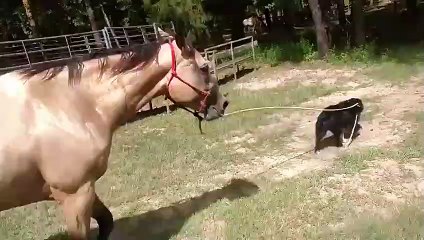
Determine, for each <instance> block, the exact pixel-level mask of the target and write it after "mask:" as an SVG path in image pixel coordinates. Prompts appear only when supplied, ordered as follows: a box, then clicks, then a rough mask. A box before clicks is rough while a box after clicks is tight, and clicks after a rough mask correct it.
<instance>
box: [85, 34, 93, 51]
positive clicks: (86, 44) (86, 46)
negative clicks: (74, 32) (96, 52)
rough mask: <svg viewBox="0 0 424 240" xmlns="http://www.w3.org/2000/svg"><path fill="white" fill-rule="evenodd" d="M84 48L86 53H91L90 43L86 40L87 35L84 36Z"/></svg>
mask: <svg viewBox="0 0 424 240" xmlns="http://www.w3.org/2000/svg"><path fill="white" fill-rule="evenodd" d="M84 42H85V48H87V50H88V53H91V47H90V43H89V42H88V39H87V36H84Z"/></svg>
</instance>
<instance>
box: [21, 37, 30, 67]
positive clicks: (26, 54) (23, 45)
mask: <svg viewBox="0 0 424 240" xmlns="http://www.w3.org/2000/svg"><path fill="white" fill-rule="evenodd" d="M21 43H22V47H24V51H25V56H26V57H27V60H28V64H29V66H30V67H31V66H32V64H31V60H30V59H29V55H28V52H27V50H26V47H25V43H24V41H23V40H21Z"/></svg>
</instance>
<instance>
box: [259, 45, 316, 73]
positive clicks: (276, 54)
mask: <svg viewBox="0 0 424 240" xmlns="http://www.w3.org/2000/svg"><path fill="white" fill-rule="evenodd" d="M257 52H258V54H257V56H258V59H259V61H260V62H262V63H265V64H269V65H271V66H276V65H278V64H280V63H281V62H283V61H291V62H301V61H310V60H312V59H314V58H315V57H316V50H315V46H314V45H313V44H312V43H310V42H309V41H308V40H306V39H301V40H300V41H299V42H297V43H284V44H271V45H262V46H259V48H258V51H257Z"/></svg>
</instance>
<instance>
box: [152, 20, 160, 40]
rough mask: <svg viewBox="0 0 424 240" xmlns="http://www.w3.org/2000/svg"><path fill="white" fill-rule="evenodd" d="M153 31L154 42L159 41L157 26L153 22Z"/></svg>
mask: <svg viewBox="0 0 424 240" xmlns="http://www.w3.org/2000/svg"><path fill="white" fill-rule="evenodd" d="M153 30H154V31H155V35H156V41H159V31H158V26H157V24H156V23H155V22H154V23H153Z"/></svg>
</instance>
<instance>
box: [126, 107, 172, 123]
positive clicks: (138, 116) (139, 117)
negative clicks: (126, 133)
mask: <svg viewBox="0 0 424 240" xmlns="http://www.w3.org/2000/svg"><path fill="white" fill-rule="evenodd" d="M177 109H178V107H177V105H175V104H172V105H169V111H170V112H171V113H172V112H174V111H175V110H177ZM164 113H166V106H162V107H156V108H154V109H152V110H150V109H149V110H145V111H140V112H138V113H137V114H136V115H135V117H134V118H132V119H130V120H128V121H127V122H125V123H123V124H122V125H125V124H127V123H132V122H136V121H138V120H142V119H144V118H147V117H153V116H157V115H160V114H164Z"/></svg>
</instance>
